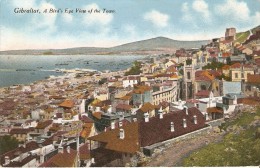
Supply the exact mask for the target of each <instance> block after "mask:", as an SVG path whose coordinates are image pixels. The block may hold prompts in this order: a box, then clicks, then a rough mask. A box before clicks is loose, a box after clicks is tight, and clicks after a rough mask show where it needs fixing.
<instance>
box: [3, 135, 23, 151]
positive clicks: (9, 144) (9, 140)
mask: <svg viewBox="0 0 260 168" xmlns="http://www.w3.org/2000/svg"><path fill="white" fill-rule="evenodd" d="M18 144H19V142H18V141H17V140H16V139H15V138H13V137H11V136H10V135H5V136H2V137H0V155H2V154H4V153H5V152H8V151H10V150H13V149H15V148H17V147H18Z"/></svg>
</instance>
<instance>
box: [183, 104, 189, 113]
mask: <svg viewBox="0 0 260 168" xmlns="http://www.w3.org/2000/svg"><path fill="white" fill-rule="evenodd" d="M183 109H184V110H185V113H186V115H189V112H188V107H187V106H183Z"/></svg>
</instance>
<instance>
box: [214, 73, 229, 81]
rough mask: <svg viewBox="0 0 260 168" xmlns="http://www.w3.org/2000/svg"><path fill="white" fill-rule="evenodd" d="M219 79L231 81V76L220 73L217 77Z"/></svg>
mask: <svg viewBox="0 0 260 168" xmlns="http://www.w3.org/2000/svg"><path fill="white" fill-rule="evenodd" d="M217 78H218V79H219V80H222V79H224V80H225V81H231V77H229V76H225V75H224V74H221V75H220V76H218V77H217Z"/></svg>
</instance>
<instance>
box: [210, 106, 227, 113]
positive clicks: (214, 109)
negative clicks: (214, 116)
mask: <svg viewBox="0 0 260 168" xmlns="http://www.w3.org/2000/svg"><path fill="white" fill-rule="evenodd" d="M207 112H208V113H223V109H222V108H219V107H209V108H207Z"/></svg>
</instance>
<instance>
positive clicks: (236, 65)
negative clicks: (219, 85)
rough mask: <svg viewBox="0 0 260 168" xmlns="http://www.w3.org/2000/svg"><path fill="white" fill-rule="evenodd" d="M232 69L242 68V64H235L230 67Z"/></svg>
mask: <svg viewBox="0 0 260 168" xmlns="http://www.w3.org/2000/svg"><path fill="white" fill-rule="evenodd" d="M230 67H231V68H240V67H241V64H240V63H235V64H233V65H231V66H230Z"/></svg>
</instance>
